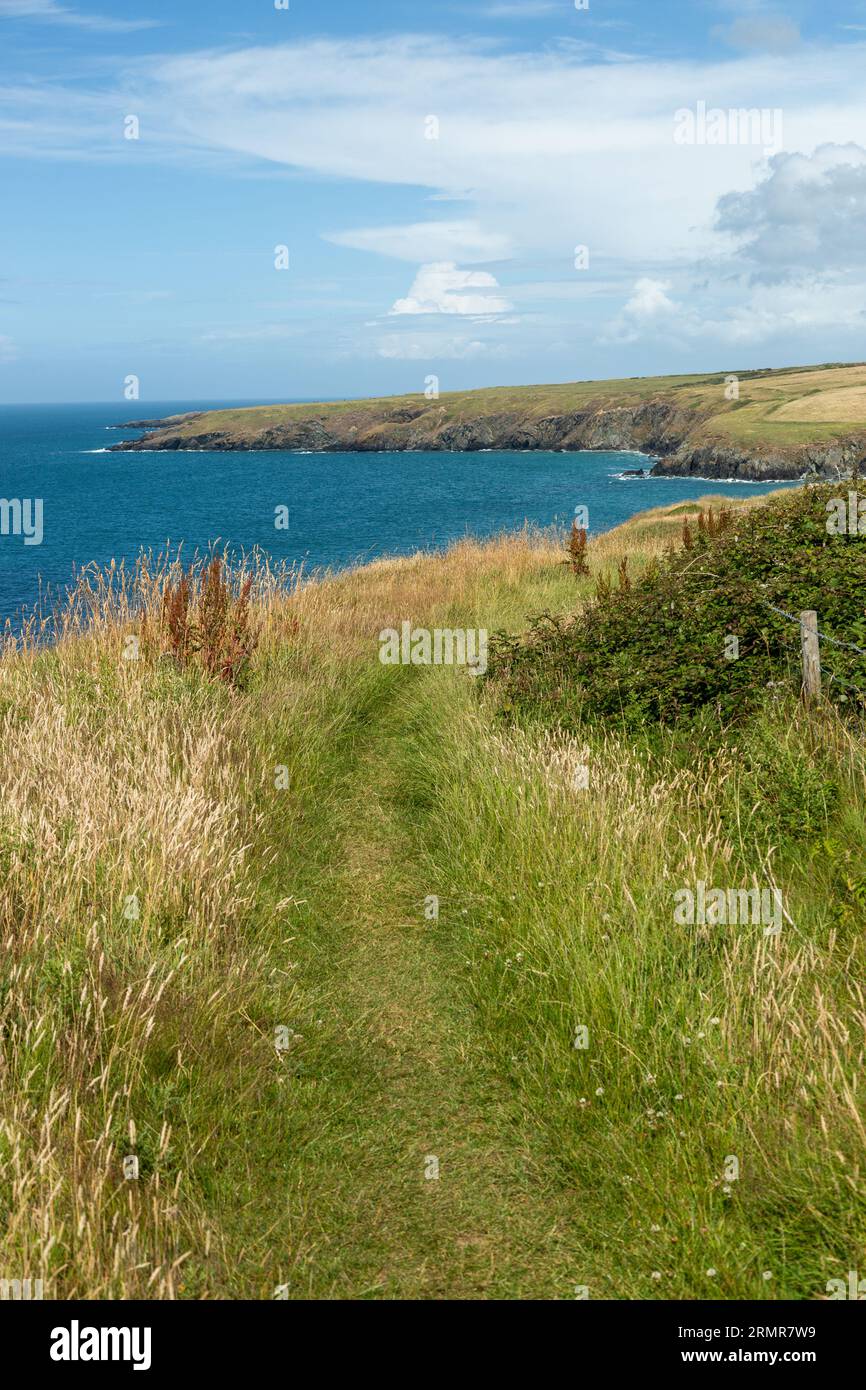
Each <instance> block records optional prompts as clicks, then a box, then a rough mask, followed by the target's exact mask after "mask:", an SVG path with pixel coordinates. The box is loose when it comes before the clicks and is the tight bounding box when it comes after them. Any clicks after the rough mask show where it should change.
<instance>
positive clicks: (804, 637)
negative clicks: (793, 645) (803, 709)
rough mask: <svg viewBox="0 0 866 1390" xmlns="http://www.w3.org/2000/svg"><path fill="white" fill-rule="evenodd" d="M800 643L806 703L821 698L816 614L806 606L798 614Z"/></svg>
mask: <svg viewBox="0 0 866 1390" xmlns="http://www.w3.org/2000/svg"><path fill="white" fill-rule="evenodd" d="M800 645H801V648H802V652H803V699H804V700H805V701H806V704H807V705H814V704H816V703H817V702H818V701H819V700H820V698H821V647H820V644H819V641H818V614H817V613H816V612H815V610H814V608H807V609H805V610H804V612H802V613H801V614H800Z"/></svg>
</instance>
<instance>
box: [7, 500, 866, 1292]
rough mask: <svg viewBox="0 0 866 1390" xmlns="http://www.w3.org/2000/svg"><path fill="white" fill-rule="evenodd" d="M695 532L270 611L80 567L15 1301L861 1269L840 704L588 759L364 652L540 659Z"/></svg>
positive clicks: (20, 674) (11, 770)
mask: <svg viewBox="0 0 866 1390" xmlns="http://www.w3.org/2000/svg"><path fill="white" fill-rule="evenodd" d="M734 505H735V506H736V509H737V514H738V515H739V513H740V511H741V510H742V512H744V513H747V512H748V513H751V514H755V515H757V514H759V513H760V512H761V511H762V509H763V505H764V504H763V500H762V499H750V501H749V503H748V504H734ZM684 514H685V515H687V516H689V515H691V517H692V521H691V523H690V524H691V525H692V528H693V529H694V526H695V514H694V509H691V511H688V510H687V511H686V512H685V513H684V512H683V509H682V508H670V509H663V510H660V511H657V512H654V513H650V514H646V515H644V516H642V517H638V518H635V519H634V521H633V522H631V523H629V524H628V525H627V526H625V527H622V528H620V529H619V530H617V531H615V532H612V533H610V534H608V535H606V536H604V537H602V538H600V539H599V540H598V541H596V542H593V543H592V544H591V545H590V551H589V563H590V568H591V570H592V574H591V575H590V576H589V577H585V578H580V579H575V577H574V576H573V575H572V574H571V573H570V571H569V569H568V567H567V566H565V565H563V564H562V558H563V555H562V550H561V543H560V541H559V540H558V539H556V538H552V537H546V536H531V535H523V536H517V537H505V538H502V539H500V540H498V541H495V542H492V543H490V544H488V545H484V546H478V545H475V544H473V543H471V542H464V543H461V544H459V545H457V546H455V547H453V548H452V549H451V550H450V551H448V552H447V553H446V554H444V555H424V556H415V557H412V558H409V559H403V560H395V561H384V562H379V563H377V564H374V565H372V566H369V567H367V568H364V569H361V570H358V571H355V572H352V573H348V574H343V575H341V576H338V577H335V578H331V579H327V580H325V581H323V582H320V583H317V584H313V585H309V586H306V587H297V586H292V585H291V584H289V585H286V584H285V583H274V579H273V576H269V575H268V574H267V573H259V574H258V575H257V576H254V582H253V584H252V587H251V589H250V592H249V593H248V595H247V600H246V602H248V604H249V613H248V615H247V617H244V616H243V615H242V614H241V613H240V611H239V609H238V608H237V601H235V603H234V604H231V603H230V604H228V607H227V608H226V607H225V602H224V601H225V595H224V594H223V592H222V590H220V589H219V588H217V587H216V586H215V585H214V584H211V587H210V589H209V591H208V593H209V597H208V598H207V600H206V607H205V611H202V607H201V604H202V602H203V600H202V598H201V597H200V596H199V597H197V596H196V593H195V586H193V589H192V591H191V593H190V594H188V596H187V599H188V602H187V601H186V600H184V598H183V596H182V594H181V590H180V588H179V586H178V584H177V578H178V576H177V574H176V573H175V574H173V575H172V574H168V575H166V574H165V573H154V572H152V570H148V569H147V568H145V570H144V571H143V572H142V573H141V574H140V575H139V577H138V579H137V581H136V583H135V585H134V586H133V587H132V588H130V587H129V586H126V587H124V586H123V584H122V582H121V580H120V579H119V578H118V576H117V574H115V575H114V576H113V577H112V581H111V584H110V585H109V586H108V587H106V585H105V584H104V583H99V582H97V580H96V579H95V578H93V577H91V578H90V579H87V580H85V581H84V583H83V585H82V589H81V591H80V593H79V596H78V599H77V601H76V604H77V606H76V607H75V608H74V611H73V617H75V618H76V620H77V619H80V620H81V622H80V623H79V622H77V621H76V623H74V624H72V625H71V626H70V628H69V630H68V631H67V633H66V635H65V636H63V637H62V638H61V640H60V642H59V643H58V644H57V646H55V647H54V648H52V649H51V650H45V649H42V650H39V649H35V648H33V649H30V650H26V651H24V652H18V653H14V652H8V653H7V654H6V655H5V656H4V657H3V659H2V662H0V715H2V736H3V745H4V754H5V756H4V759H3V763H2V768H0V785H2V796H0V925H2V931H3V939H4V963H3V967H2V974H0V1063H2V1067H3V1088H4V1113H3V1117H2V1121H0V1205H2V1209H3V1212H4V1225H3V1233H2V1237H0V1276H2V1277H9V1278H23V1277H31V1278H38V1277H42V1278H43V1279H44V1281H45V1292H46V1297H56V1298H66V1297H76V1296H86V1297H144V1298H223V1297H246V1298H261V1299H269V1298H272V1297H273V1296H274V1293H275V1290H276V1289H277V1288H278V1287H283V1286H286V1287H287V1289H288V1293H289V1297H292V1298H303V1297H316V1298H324V1297H352V1298H366V1299H376V1298H389V1297H407V1298H442V1297H456V1298H489V1297H521V1298H531V1297H553V1298H566V1299H572V1298H574V1297H575V1296H576V1291H579V1290H581V1289H588V1290H589V1294H590V1296H591V1297H593V1298H598V1297H612V1298H643V1297H648V1298H659V1299H664V1298H666V1297H685V1298H696V1299H700V1298H707V1297H722V1298H743V1297H745V1298H766V1299H777V1298H801V1299H811V1298H821V1297H825V1296H826V1294H825V1290H826V1283H827V1280H829V1279H832V1278H841V1279H843V1280H847V1276H848V1271H849V1270H851V1269H856V1268H857V1267H858V1260H859V1262H860V1263H861V1264H862V1251H863V1241H864V1233H866V1222H864V1217H866V1211H864V1195H863V1188H862V1184H861V1183H859V1182H858V1179H857V1174H858V1171H859V1169H860V1167H861V1166H862V1161H863V1146H864V1142H866V1135H864V1129H863V1120H862V1115H863V1101H864V1094H863V1067H862V1060H863V1053H864V1044H866V1035H864V1006H863V997H862V984H861V982H862V979H863V967H864V960H863V952H864V936H863V931H862V913H863V902H864V898H866V884H864V878H863V863H864V850H866V760H864V752H863V737H862V727H861V725H860V724H859V722H858V718H857V716H856V714H851V715H848V716H846V717H845V718H844V719H843V718H842V717H840V716H839V715H838V714H837V713H834V712H833V710H832V709H828V710H827V711H823V712H821V713H820V715H817V716H813V715H808V714H805V713H804V712H803V711H802V710H801V709H800V707H799V705H798V702H797V699H796V692H795V688H794V686H793V684H790V683H789V684H788V686H787V687H784V688H782V687H780V688H779V689H777V690H775V691H774V692H773V694H774V699H773V700H772V701H771V702H770V703H768V704H766V705H764V704H762V705H761V706H760V707H758V708H753V709H752V711H751V713H750V715H749V717H748V719H744V720H740V721H739V723H738V724H737V725H736V726H735V727H733V728H730V729H728V728H727V727H725V726H723V725H722V724H718V725H717V726H716V727H715V728H714V729H713V730H712V737H708V736H707V731H706V730H704V732H703V733H702V732H701V730H700V729H698V730H696V729H695V728H694V727H693V726H690V727H688V728H683V729H682V730H679V729H678V728H670V727H667V726H664V725H657V726H656V725H651V724H650V723H649V722H648V723H647V726H646V730H645V731H644V733H641V731H640V730H638V729H636V728H635V727H633V726H632V727H624V726H623V724H622V721H620V720H618V719H617V718H616V717H607V718H605V719H603V720H590V721H586V722H575V721H574V720H572V722H571V725H570V727H566V724H564V723H563V722H562V721H559V720H557V719H553V720H550V719H548V718H547V717H546V715H545V716H544V717H538V711H537V710H533V709H531V708H529V707H527V708H525V709H522V710H518V709H517V708H516V706H515V705H514V702H513V701H512V702H511V709H510V710H509V709H507V708H505V706H506V705H507V704H508V703H509V702H508V698H507V696H508V690H507V684H506V682H505V680H504V679H503V676H502V673H497V674H495V676H494V678H493V680H492V681H491V682H479V681H478V680H476V679H473V678H472V677H471V676H469V675H468V674H467V673H466V671H465V670H461V669H458V668H454V667H447V666H438V667H437V666H415V665H406V666H402V665H398V666H389V665H383V664H382V663H381V661H380V660H379V634H380V632H381V631H382V629H385V628H391V627H394V628H399V627H400V626H401V624H402V623H403V622H404V621H406V620H411V622H412V623H414V624H415V625H416V626H417V627H437V626H440V627H449V628H455V627H485V628H487V629H489V630H490V631H493V630H494V629H497V628H499V629H502V630H505V631H508V632H511V633H515V634H516V633H521V632H523V631H524V630H526V629H527V627H528V626H529V625H530V624H531V622H532V619H533V615H536V614H538V613H540V612H543V611H547V612H549V613H550V614H552V615H554V616H556V615H560V616H564V615H567V614H571V613H573V612H574V611H575V610H576V609H578V608H581V607H582V606H583V605H584V604H585V603H586V602H587V601H588V600H590V599H592V598H593V595H594V594H595V590H596V586H597V584H598V581H599V578H601V580H602V584H604V583H605V582H609V583H610V584H611V585H612V586H613V587H614V588H616V586H617V585H618V583H619V579H618V574H619V573H620V571H621V566H622V562H623V560H627V572H628V574H629V575H630V576H631V578H632V581H633V582H634V584H635V585H636V586H637V585H638V584H639V583H640V580H641V576H643V577H644V578H647V577H648V571H649V577H651V572H652V566H653V564H654V563H655V564H657V565H661V564H663V563H664V559H665V554H666V551H667V548H668V546H669V545H671V544H673V545H674V547H676V548H679V547H680V546H681V544H682V526H683V516H684ZM762 535H763V541H762V544H764V545H765V546H766V547H768V549H767V561H768V563H771V562H772V558H773V553H772V552H773V547H774V545H778V546H784V545H785V538H784V534H782V533H780V534H779V536H778V537H777V538H776V539H775V540H774V529H773V527H772V526H767V527H764V528H763V530H762ZM849 550H850V553H851V556H852V558H855V559H859V553H858V554H857V555H855V547H854V546H853V545H852V546H849ZM283 578H285V577H283ZM849 578H850V580H851V582H852V583H853V582H854V581H855V579H856V572H855V571H854V570H852V573H851V576H849ZM167 581H168V583H169V585H170V602H169V603H168V605H166V604H164V602H163V598H162V595H163V593H164V592H165V587H166V582H167ZM185 603H186V606H185ZM220 613H223V614H225V613H228V619H227V621H226V622H225V623H223V626H222V629H221V630H222V631H224V632H226V633H227V637H226V641H225V645H224V649H223V648H222V647H221V648H220V651H221V652H223V655H224V657H225V660H223V659H222V657H221V658H220V660H218V661H216V662H211V663H210V669H209V662H208V659H207V652H209V651H212V650H214V649H215V647H214V642H213V641H212V640H211V638H208V639H207V640H206V638H205V634H206V632H207V631H210V632H211V633H212V632H213V630H214V625H215V624H216V623H217V621H218V618H219V614H220ZM190 614H191V615H192V621H191V622H188V621H187V619H188V618H189V617H190ZM145 619H146V621H145ZM220 621H222V620H221V619H220ZM681 621H682V622H683V623H684V624H685V625H686V627H687V625H688V621H689V614H688V611H686V612H685V613H684V614H683V615H682V618H681ZM250 624H251V625H252V628H254V629H255V632H256V633H257V636H258V644H257V645H256V646H255V649H254V650H253V647H252V646H251V645H250V644H249V643H248V642H247V641H246V635H245V634H247V633H248V631H249V630H250V628H249V625H250ZM78 628H83V629H84V630H83V631H78V630H77V629H78ZM190 634H192V636H191V638H190ZM188 638H189V639H190V640H189V641H188V640H187V639H188ZM627 655H628V660H629V662H632V663H633V662H634V659H635V655H634V652H633V651H631V650H629V652H628V654H627ZM230 659H231V661H230V665H229V666H228V667H227V666H226V664H225V662H227V661H229V660H230ZM744 659H748V658H747V656H744ZM227 673H228V675H230V676H232V677H234V676H239V677H240V679H238V680H235V681H233V680H230V679H225V678H221V677H225V676H226V675H227ZM786 677H787V672H786V667H785V664H784V662H780V663H779V666H778V679H779V680H780V681H782V682H783V683H784V681H785V680H786ZM584 769H587V770H588V776H587V777H586V778H583V777H581V778H577V777H576V776H575V774H576V773H577V772H579V771H581V770H584ZM698 881H701V882H705V883H706V884H707V885H720V886H722V887H728V888H733V889H748V888H749V887H750V886H751V885H757V886H758V887H761V886H763V885H768V884H769V885H772V886H773V887H774V888H778V889H779V891H780V892H781V894H782V902H783V904H784V916H783V920H782V928H781V931H780V932H779V933H778V934H767V933H766V931H765V928H764V925H763V924H762V923H757V924H756V923H752V922H751V921H747V922H744V923H740V924H738V925H733V924H731V925H719V924H715V925H714V924H712V923H710V922H701V921H699V920H696V921H694V922H692V923H691V924H688V923H687V924H683V923H682V922H677V921H676V920H675V918H674V911H673V903H674V895H675V893H677V892H681V891H682V890H684V889H687V888H690V887H694V886H695V885H696V883H697V882H698ZM434 903H435V911H434ZM131 1158H134V1159H137V1161H138V1176H137V1177H134V1178H133V1177H125V1176H124V1159H127V1160H128V1159H131Z"/></svg>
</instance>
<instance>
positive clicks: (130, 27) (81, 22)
mask: <svg viewBox="0 0 866 1390" xmlns="http://www.w3.org/2000/svg"><path fill="white" fill-rule="evenodd" d="M0 19H34V20H43V21H45V20H47V21H49V22H51V23H54V24H70V25H74V26H75V27H77V28H79V29H101V30H103V31H104V32H106V33H116V34H118V33H132V32H133V31H135V30H139V29H152V28H153V27H154V26H155V25H156V24H157V21H156V20H152V19H113V18H112V17H111V16H109V15H99V14H82V12H81V11H80V10H73V9H71V8H70V7H69V6H68V5H61V4H59V3H58V0H0Z"/></svg>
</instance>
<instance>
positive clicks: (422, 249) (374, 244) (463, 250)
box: [325, 219, 511, 265]
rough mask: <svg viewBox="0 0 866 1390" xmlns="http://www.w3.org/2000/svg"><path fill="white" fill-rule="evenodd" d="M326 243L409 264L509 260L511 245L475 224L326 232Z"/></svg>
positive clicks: (414, 224) (501, 235) (500, 235)
mask: <svg viewBox="0 0 866 1390" xmlns="http://www.w3.org/2000/svg"><path fill="white" fill-rule="evenodd" d="M325 240H326V241H331V242H333V243H334V244H335V245H336V246H349V247H352V248H353V249H354V250H358V251H375V252H378V254H379V255H381V256H393V257H395V259H397V260H401V261H412V262H414V264H416V265H417V264H418V262H419V261H446V260H448V261H464V262H469V263H470V264H471V262H473V261H496V260H501V259H502V258H503V257H505V256H508V255H509V254H510V251H511V242H510V241H509V238H508V237H507V236H505V235H504V233H502V232H489V231H485V230H484V228H483V227H481V226H480V225H479V223H478V222H477V221H473V220H469V219H464V220H462V221H453V222H411V223H407V224H405V225H403V226H396V227H363V228H358V229H357V230H356V231H348V232H328V233H326V234H325Z"/></svg>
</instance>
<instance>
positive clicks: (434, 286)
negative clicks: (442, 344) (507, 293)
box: [390, 261, 512, 317]
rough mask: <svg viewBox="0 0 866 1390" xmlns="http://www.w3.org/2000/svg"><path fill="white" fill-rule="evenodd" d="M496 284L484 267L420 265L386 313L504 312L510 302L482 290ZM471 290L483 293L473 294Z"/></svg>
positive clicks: (446, 264)
mask: <svg viewBox="0 0 866 1390" xmlns="http://www.w3.org/2000/svg"><path fill="white" fill-rule="evenodd" d="M498 288H499V282H498V281H497V279H496V278H495V276H493V275H491V274H490V273H489V271H486V270H459V269H458V267H457V266H456V265H455V264H454V262H453V261H434V262H433V263H432V264H430V265H422V266H421V267H420V269H419V271H418V274H417V275H416V276H415V279H414V280H413V282H412V287H411V289H410V290H409V293H408V295H407V296H406V298H405V299H398V300H397V302H396V303H395V304H394V306H393V308H392V309H391V310H390V313H391V314H393V315H400V314H471V315H474V316H476V317H478V316H486V315H491V314H506V313H508V311H509V310H510V309H511V308H512V305H511V304H510V303H509V301H508V300H507V299H505V298H504V296H502V295H498V294H488V293H486V291H488V290H495V289H498ZM473 290H482V291H485V293H481V294H473V293H471V291H473Z"/></svg>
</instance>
